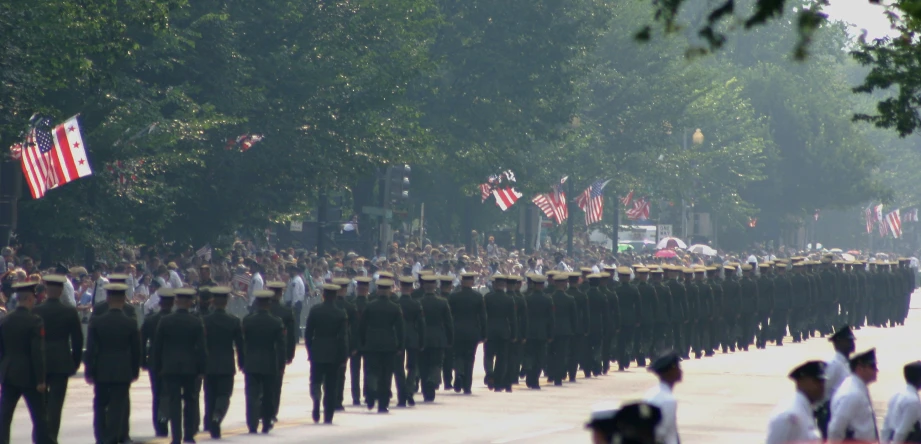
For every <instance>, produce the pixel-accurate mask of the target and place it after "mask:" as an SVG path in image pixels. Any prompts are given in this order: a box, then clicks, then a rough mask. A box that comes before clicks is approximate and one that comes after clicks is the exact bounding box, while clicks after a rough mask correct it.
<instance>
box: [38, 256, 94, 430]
mask: <svg viewBox="0 0 921 444" xmlns="http://www.w3.org/2000/svg"><path fill="white" fill-rule="evenodd" d="M42 280H43V281H44V282H45V285H46V286H47V289H48V293H47V294H46V297H47V299H45V302H43V303H42V304H41V305H39V306H37V307H35V308H34V309H33V310H32V313H34V314H35V315H37V316H38V317H40V318H42V321H43V324H44V326H45V372H46V374H47V376H46V377H45V382H46V384H47V385H48V395H47V398H46V400H47V408H48V433H49V434H50V435H51V437H52V438H53V439H54V440H57V439H58V431H59V430H60V427H61V411H62V410H63V408H64V397H65V396H66V395H67V381H68V379H70V377H71V376H73V375H74V374H76V373H77V369H78V368H80V360H81V358H82V356H83V328H82V325H81V324H80V315H79V314H77V309H76V308H74V307H71V306H70V305H67V304H64V303H62V302H61V294H62V293H63V292H64V282H65V281H66V280H67V276H62V275H57V274H51V275H47V276H45V277H44V278H43V279H42Z"/></svg>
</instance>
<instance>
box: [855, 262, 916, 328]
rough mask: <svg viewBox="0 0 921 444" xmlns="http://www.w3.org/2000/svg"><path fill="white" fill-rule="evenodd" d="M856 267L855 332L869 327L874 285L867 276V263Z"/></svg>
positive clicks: (859, 263)
mask: <svg viewBox="0 0 921 444" xmlns="http://www.w3.org/2000/svg"><path fill="white" fill-rule="evenodd" d="M854 267H855V268H856V269H857V272H856V275H857V309H856V310H855V311H856V317H855V320H854V323H853V324H852V325H853V326H854V329H855V330H860V328H861V327H863V326H865V325H868V324H867V323H868V321H869V319H867V304H868V301H869V300H870V294H871V293H870V287H871V286H872V285H873V284H872V282H871V281H870V276H869V275H868V274H867V261H865V260H860V261H857V263H856V264H854ZM912 276H914V273H912Z"/></svg>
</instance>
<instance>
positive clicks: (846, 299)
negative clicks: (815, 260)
mask: <svg viewBox="0 0 921 444" xmlns="http://www.w3.org/2000/svg"><path fill="white" fill-rule="evenodd" d="M832 264H833V268H832V271H833V272H834V273H835V288H836V289H837V293H836V294H837V296H838V300H837V306H835V307H832V309H831V310H832V311H833V312H834V314H835V315H837V316H834V317H833V322H832V326H836V325H841V324H847V323H848V316H849V313H848V308H850V304H851V282H850V279H849V278H848V274H847V268H846V267H845V263H844V261H840V260H838V261H833V262H832Z"/></svg>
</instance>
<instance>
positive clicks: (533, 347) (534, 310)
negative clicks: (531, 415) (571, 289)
mask: <svg viewBox="0 0 921 444" xmlns="http://www.w3.org/2000/svg"><path fill="white" fill-rule="evenodd" d="M531 280H532V281H533V282H546V278H545V277H543V276H531ZM528 292H529V294H528V295H527V296H526V297H525V299H527V304H528V335H527V342H526V343H525V357H526V361H527V363H526V365H525V367H527V369H528V370H527V372H528V373H527V378H526V379H525V383H526V385H527V386H528V388H532V389H540V372H541V370H543V369H544V367H545V366H546V365H547V344H548V343H549V342H550V341H551V340H553V337H554V316H553V299H552V298H551V297H550V296H549V295H547V293H545V292H543V291H541V290H537V289H534V290H533V291H532V290H531V289H528Z"/></svg>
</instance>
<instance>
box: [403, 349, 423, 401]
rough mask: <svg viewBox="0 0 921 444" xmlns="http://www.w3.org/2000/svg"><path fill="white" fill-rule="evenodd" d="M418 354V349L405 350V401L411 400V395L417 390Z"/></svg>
mask: <svg viewBox="0 0 921 444" xmlns="http://www.w3.org/2000/svg"><path fill="white" fill-rule="evenodd" d="M419 353H420V352H419V349H418V348H407V349H406V352H405V355H406V361H405V364H406V366H405V369H406V385H405V388H404V390H403V396H404V400H406V401H409V400H410V399H413V395H415V393H416V391H417V390H419Z"/></svg>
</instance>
